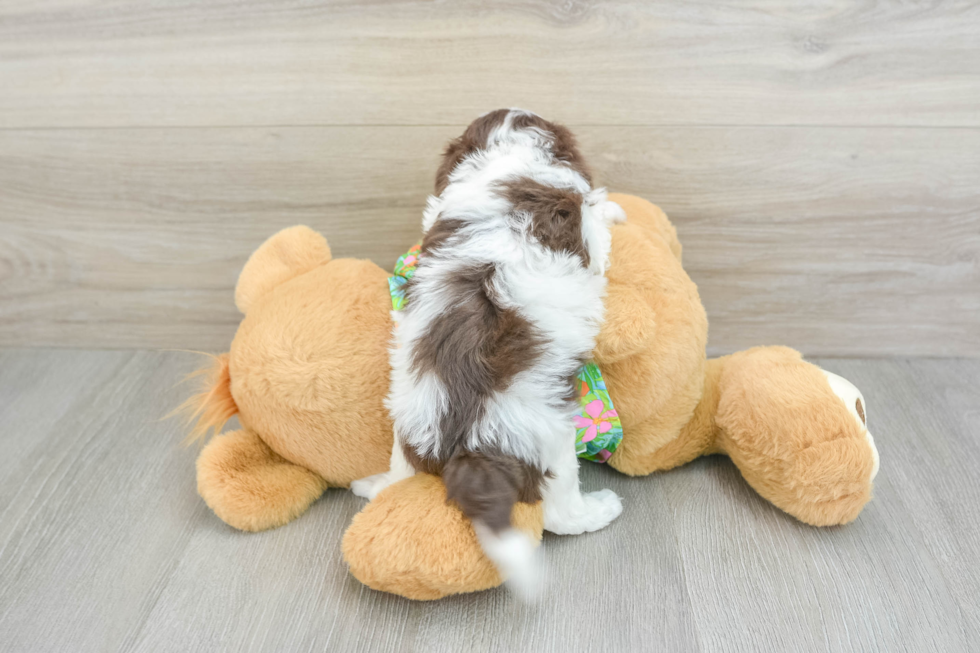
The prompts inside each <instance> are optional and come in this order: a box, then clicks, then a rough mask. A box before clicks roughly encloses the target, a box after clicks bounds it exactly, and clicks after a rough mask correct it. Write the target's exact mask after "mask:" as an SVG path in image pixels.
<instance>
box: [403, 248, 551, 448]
mask: <svg viewBox="0 0 980 653" xmlns="http://www.w3.org/2000/svg"><path fill="white" fill-rule="evenodd" d="M494 271H495V270H494V267H493V266H492V265H482V266H477V267H472V268H470V269H468V270H464V271H462V272H460V273H459V274H458V275H457V276H456V278H455V279H453V281H452V282H451V287H450V292H451V294H452V295H453V301H452V304H453V308H452V309H451V310H449V311H446V312H445V313H443V314H442V315H440V316H439V317H437V318H436V319H434V320H433V321H432V323H431V324H430V325H429V329H428V331H427V332H426V334H425V335H424V336H423V337H422V338H420V339H419V341H418V342H417V343H416V345H415V350H414V352H413V356H412V367H413V368H414V369H415V371H416V373H422V372H432V373H434V374H436V375H437V376H438V377H439V379H440V380H441V381H442V383H443V385H444V386H445V388H446V392H447V395H448V397H447V399H448V401H447V407H446V412H445V413H444V414H443V416H442V419H441V420H440V424H439V430H440V439H441V440H440V449H441V450H442V451H444V452H446V455H447V456H448V455H450V454H451V453H452V452H453V451H455V450H456V449H457V448H458V446H459V444H460V443H461V442H462V441H463V439H464V438H465V437H466V434H467V433H468V432H469V430H470V427H471V426H472V425H473V423H474V422H476V421H477V420H478V419H479V418H480V415H481V413H482V411H483V405H484V401H485V400H486V398H487V397H488V396H490V394H491V393H492V392H493V391H495V390H496V391H501V390H504V389H506V388H507V386H508V385H510V381H511V379H513V377H514V375H515V374H517V373H519V372H521V371H523V370H525V369H527V368H528V367H530V366H531V365H532V364H533V363H534V361H535V359H536V358H537V357H538V355H539V354H540V349H541V346H542V345H543V344H544V343H543V341H542V339H541V336H540V335H539V334H538V333H537V332H536V330H535V329H534V327H533V325H532V324H531V323H530V322H528V321H527V320H526V319H525V318H524V317H523V316H521V315H520V314H519V313H517V312H515V311H513V310H511V309H506V308H501V307H499V306H497V305H496V304H495V303H494V301H493V298H492V293H493V291H492V288H491V284H492V281H493V275H494ZM413 290H414V286H413V285H411V284H410V285H409V287H408V289H407V291H406V292H408V293H409V300H408V302H409V305H411V302H412V299H411V296H410V295H411V291H413Z"/></svg>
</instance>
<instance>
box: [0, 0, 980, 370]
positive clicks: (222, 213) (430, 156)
mask: <svg viewBox="0 0 980 653" xmlns="http://www.w3.org/2000/svg"><path fill="white" fill-rule="evenodd" d="M978 34H980V6H978V5H977V3H972V2H859V1H837V2H811V3H806V4H803V5H801V4H798V3H780V2H774V1H766V0H748V1H746V2H740V3H714V2H689V1H686V0H667V1H664V2H656V3H647V2H622V1H618V0H613V1H610V2H576V1H574V0H573V1H570V2H558V3H544V2H523V3H515V2H506V3H488V2H465V1H456V2H386V1H375V2H364V3H362V2H351V1H339V0H338V1H327V2H319V3H309V2H305V1H298V0H228V1H225V2H218V1H211V2H189V1H175V2H165V1H163V0H137V1H128V0H127V1H123V0H105V1H103V2H99V3H92V2H88V1H84V0H38V1H36V2H30V3H29V2H24V1H20V2H13V1H11V0H3V1H2V2H0V345H8V346H42V345H53V346H75V347H104V348H130V347H161V348H167V347H173V348H195V349H209V350H210V349H213V350H219V349H224V348H226V347H227V345H228V342H229V340H230V338H231V336H232V335H233V333H234V329H235V326H236V324H237V322H238V319H239V316H238V315H237V313H236V311H235V308H234V305H233V301H232V289H233V287H234V282H235V278H236V275H237V272H238V270H239V269H240V267H241V265H242V264H243V263H244V261H245V259H246V258H247V256H248V254H249V253H250V252H251V251H252V250H253V249H254V248H255V247H256V246H258V244H259V243H260V242H261V241H262V240H263V239H264V238H265V237H267V236H268V235H270V234H272V233H273V232H274V231H276V230H277V229H279V228H281V227H284V226H288V225H291V224H296V223H306V224H309V225H311V226H313V227H315V228H317V229H318V230H320V231H322V232H323V233H324V234H325V235H326V236H327V238H328V239H329V240H330V242H331V245H332V246H333V249H334V253H335V255H338V256H359V257H369V258H371V259H373V260H375V261H376V262H378V263H379V264H381V265H382V266H385V267H388V266H390V265H391V263H392V262H393V261H394V259H395V257H396V256H397V255H398V254H399V253H400V252H401V251H403V250H404V249H405V248H406V247H407V246H408V244H410V243H412V242H413V241H414V239H415V238H416V236H417V233H418V229H419V220H420V215H421V208H422V206H423V204H424V201H425V196H426V194H427V192H428V191H429V189H430V188H431V181H432V176H433V172H434V170H435V166H436V162H437V160H438V153H439V149H440V148H441V146H442V145H443V143H444V142H445V140H447V139H448V138H450V137H451V136H453V135H455V134H457V133H458V132H459V131H460V130H461V129H462V127H463V126H464V125H465V124H466V123H467V122H469V120H470V119H472V118H473V117H475V116H476V115H478V114H480V113H482V112H484V111H486V110H489V109H492V108H496V107H499V106H521V107H525V108H529V109H533V110H535V111H538V112H539V113H542V114H543V115H545V116H547V117H549V118H553V119H556V120H560V121H562V122H565V123H566V124H568V125H569V126H571V127H572V128H573V129H574V130H575V131H576V132H577V133H578V134H579V135H580V138H581V140H582V143H583V149H584V152H585V154H586V156H587V157H588V158H589V160H590V162H591V164H592V165H593V167H594V168H595V169H596V172H597V177H598V179H599V181H601V182H602V183H604V184H606V185H608V186H609V187H610V188H611V189H613V190H617V191H623V192H630V193H636V194H639V195H642V196H644V197H647V198H648V199H651V200H652V201H654V202H656V203H658V204H660V205H661V206H662V207H663V208H664V209H665V210H666V211H667V212H668V214H669V215H670V216H671V217H672V219H673V220H674V222H675V224H676V225H677V227H678V230H679V233H680V236H681V239H682V242H683V244H684V246H685V266H686V267H687V269H688V270H689V271H690V274H691V276H692V278H694V280H695V281H696V282H697V283H698V285H699V288H700V290H701V295H702V298H703V300H704V302H705V305H706V307H707V309H708V314H709V318H710V321H711V337H710V348H711V350H712V351H713V352H725V351H732V350H735V349H740V348H743V347H747V346H751V345H755V344H777V343H778V344H789V345H792V346H795V347H797V348H799V349H801V350H803V351H804V352H805V353H807V354H811V355H825V356H847V355H865V356H886V355H932V356H946V355H966V356H978V355H980V37H978Z"/></svg>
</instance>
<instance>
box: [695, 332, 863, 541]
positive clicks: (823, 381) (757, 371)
mask: <svg viewBox="0 0 980 653" xmlns="http://www.w3.org/2000/svg"><path fill="white" fill-rule="evenodd" d="M723 362H724V369H723V370H722V373H721V377H720V380H719V384H718V392H719V402H718V410H717V414H716V416H715V421H716V424H717V426H718V436H717V450H718V451H720V452H724V453H726V454H728V456H729V457H730V458H731V459H732V461H734V463H735V464H736V465H737V466H738V468H739V470H741V472H742V475H743V476H744V477H745V479H746V480H747V481H748V482H749V484H750V485H751V486H752V487H753V488H755V490H756V491H757V492H759V494H761V495H762V496H763V497H765V498H766V499H768V500H769V501H771V502H772V503H774V504H775V505H776V506H778V507H780V508H782V509H783V510H785V511H786V512H788V513H789V514H791V515H793V516H794V517H796V518H797V519H799V520H800V521H803V522H806V523H808V524H812V525H814V526H830V525H836V524H844V523H847V522H849V521H852V520H853V519H855V518H856V517H857V516H858V514H859V513H860V512H861V509H862V508H863V507H864V505H865V504H866V503H867V502H868V500H870V499H871V490H872V479H873V478H874V476H875V473H876V472H877V470H878V455H877V451H876V449H875V447H874V444H873V440H872V439H871V438H870V434H869V433H868V429H867V426H866V425H865V419H866V415H865V410H866V407H865V403H864V399H863V397H861V395H860V393H859V392H858V391H857V388H855V387H854V386H853V385H851V384H850V383H848V382H847V381H845V380H844V379H842V378H841V377H838V376H836V375H830V374H827V373H825V372H824V371H823V370H821V369H820V368H819V367H817V366H816V365H813V364H811V363H808V362H806V361H804V360H803V359H802V357H801V356H800V354H799V353H798V352H796V351H793V350H792V349H789V348H787V347H756V348H754V349H749V350H747V351H743V352H738V353H735V354H732V355H730V356H726V357H725V358H724V359H723Z"/></svg>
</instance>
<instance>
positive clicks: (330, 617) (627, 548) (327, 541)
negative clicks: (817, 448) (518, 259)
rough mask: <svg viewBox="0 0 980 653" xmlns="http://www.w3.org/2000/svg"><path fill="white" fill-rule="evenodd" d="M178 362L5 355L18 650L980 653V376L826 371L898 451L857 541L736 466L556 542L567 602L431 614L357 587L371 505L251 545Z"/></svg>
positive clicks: (954, 368)
mask: <svg viewBox="0 0 980 653" xmlns="http://www.w3.org/2000/svg"><path fill="white" fill-rule="evenodd" d="M197 362H198V361H197V360H196V359H195V358H194V357H193V356H190V355H187V354H182V353H174V352H148V351H129V352H111V351H110V352H106V351H102V352H91V351H72V350H61V351H59V350H7V351H4V350H0V424H2V431H0V648H2V649H3V650H5V651H6V650H9V651H154V652H156V651H199V650H228V651H293V650H302V651H307V650H329V651H348V650H352V651H355V650H356V651H372V650H406V651H411V650H418V651H426V652H429V651H457V650H494V651H496V650H500V651H511V650H538V651H542V650H543V651H552V650H554V651H563V652H564V651H577V650H615V651H623V650H639V649H644V650H671V651H688V650H690V651H760V650H761V651H789V650H808V651H809V650H813V651H901V650H910V651H961V650H962V651H968V650H973V651H976V650H980V634H978V632H980V607H978V604H977V597H978V596H980V571H978V569H980V480H978V479H980V476H978V473H977V469H978V468H980V396H978V393H977V390H976V388H977V387H980V361H978V360H955V359H948V360H846V359H838V360H833V359H830V360H822V361H817V362H818V363H819V364H821V365H823V366H824V367H825V368H827V369H829V370H832V371H834V372H837V373H839V374H842V375H843V376H845V377H847V378H849V379H851V380H852V381H853V382H854V383H855V384H856V385H857V386H858V387H860V388H861V389H862V391H863V392H864V394H865V397H866V398H867V400H868V413H869V419H870V423H871V425H872V430H873V432H874V434H875V436H876V442H877V443H878V447H879V450H880V453H881V460H882V470H881V473H880V475H879V476H878V480H877V484H876V490H875V499H874V500H873V501H872V502H871V504H869V506H868V507H867V508H866V509H865V511H864V513H863V514H862V515H861V516H860V518H859V519H858V520H857V521H856V522H855V523H853V524H851V525H849V526H846V527H841V528H830V529H816V528H811V527H807V526H804V525H802V524H799V523H798V522H796V521H794V520H793V519H792V518H789V517H787V516H786V515H784V514H783V513H781V512H779V511H778V510H777V509H775V508H773V507H772V506H770V505H769V504H767V503H765V502H764V501H762V500H761V499H760V498H758V497H757V496H756V495H755V494H754V493H753V492H752V491H751V489H749V488H748V486H747V485H746V484H745V483H744V482H743V481H742V480H741V478H740V477H739V475H738V473H737V472H736V470H735V469H734V467H733V466H732V465H731V463H730V462H729V461H728V460H726V459H725V458H721V457H712V458H707V459H702V460H699V461H696V462H694V463H692V464H690V465H688V466H686V467H683V468H681V469H678V470H675V471H673V472H669V473H664V474H657V475H654V476H651V477H648V478H639V479H630V478H627V477H624V476H622V475H619V474H617V473H616V472H615V471H613V470H611V469H608V468H605V467H601V466H597V465H586V466H585V469H584V484H585V485H586V487H589V488H595V487H600V486H603V487H611V488H613V489H614V490H616V491H617V492H619V493H620V494H621V495H622V496H623V497H624V498H625V501H624V503H625V506H626V510H625V512H624V514H623V516H622V517H620V519H619V520H617V521H616V522H615V523H614V524H613V525H612V526H610V527H609V528H608V529H606V530H604V531H601V532H599V533H594V534H590V535H586V536H581V537H566V538H562V537H554V536H547V537H546V541H545V546H546V552H547V556H548V565H549V567H550V571H551V583H552V586H551V590H550V593H549V596H550V599H549V600H547V601H546V602H544V603H543V604H541V605H538V606H536V607H526V606H522V605H520V604H518V603H516V602H515V601H514V600H513V599H512V598H511V597H510V596H509V595H508V594H507V593H506V592H505V591H501V590H494V591H490V592H484V593H481V594H475V595H469V596H461V597H454V598H450V599H447V600H444V601H440V602H436V603H413V602H410V601H407V600H403V599H400V598H397V597H394V596H389V595H385V594H381V593H377V592H374V591H371V590H369V589H367V588H365V587H363V586H361V585H360V584H359V583H358V582H357V581H356V580H354V579H353V578H352V577H350V576H349V574H348V573H347V571H346V569H345V567H344V564H343V561H342V559H341V556H340V538H341V535H342V533H343V530H344V529H345V528H346V526H347V524H348V523H349V521H350V519H351V518H352V517H353V515H354V514H355V513H356V512H357V511H358V510H359V509H360V507H361V505H362V503H361V501H360V500H359V499H357V498H355V497H353V496H352V495H350V494H349V493H347V492H343V491H339V490H332V491H330V492H328V493H327V494H326V496H325V497H324V498H323V499H322V500H320V501H319V502H317V503H316V504H315V505H314V506H313V508H312V509H311V510H310V512H309V513H308V514H307V515H305V516H303V517H302V518H301V519H299V520H297V521H295V522H293V523H292V524H289V525H288V526H286V527H284V528H281V529H278V530H275V531H270V532H267V533H261V534H244V533H239V532H237V531H234V530H233V529H231V528H229V527H227V526H225V525H224V524H223V523H221V522H220V521H219V520H218V519H217V518H216V517H214V516H213V515H212V514H211V513H210V512H209V511H208V509H207V508H206V507H205V506H204V504H203V503H202V502H201V500H200V499H199V498H198V497H197V495H196V493H195V483H194V465H193V463H194V456H195V451H194V450H192V449H184V448H181V447H180V446H179V444H178V443H179V442H180V439H181V430H182V429H181V427H180V424H179V423H177V422H175V421H164V420H161V417H162V416H163V415H164V414H166V413H167V411H168V410H169V409H170V408H171V407H172V406H173V405H175V404H176V403H178V401H179V400H180V399H181V398H182V396H183V395H184V393H185V391H186V390H185V389H184V388H180V387H175V386H174V383H175V380H176V379H178V378H180V377H181V375H182V374H183V373H185V372H187V371H189V370H191V369H192V368H194V367H195V365H196V364H197Z"/></svg>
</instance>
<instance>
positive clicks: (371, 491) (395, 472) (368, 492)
mask: <svg viewBox="0 0 980 653" xmlns="http://www.w3.org/2000/svg"><path fill="white" fill-rule="evenodd" d="M410 476H415V468H414V467H412V464H411V463H409V462H408V460H406V459H405V452H404V451H402V444H401V441H400V440H399V439H398V437H397V436H396V437H395V442H394V444H393V445H392V447H391V463H390V464H389V465H388V471H387V472H382V473H381V474H374V475H373V476H366V477H365V478H361V479H358V480H356V481H353V482H352V483H351V484H350V489H351V492H353V493H354V494H356V495H357V496H359V497H364V498H365V499H367V500H368V501H372V500H373V499H374V497H376V496H378V493H379V492H381V490H383V489H385V488H386V487H388V486H389V485H393V484H394V483H397V482H398V481H401V480H404V479H406V478H408V477H410Z"/></svg>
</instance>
